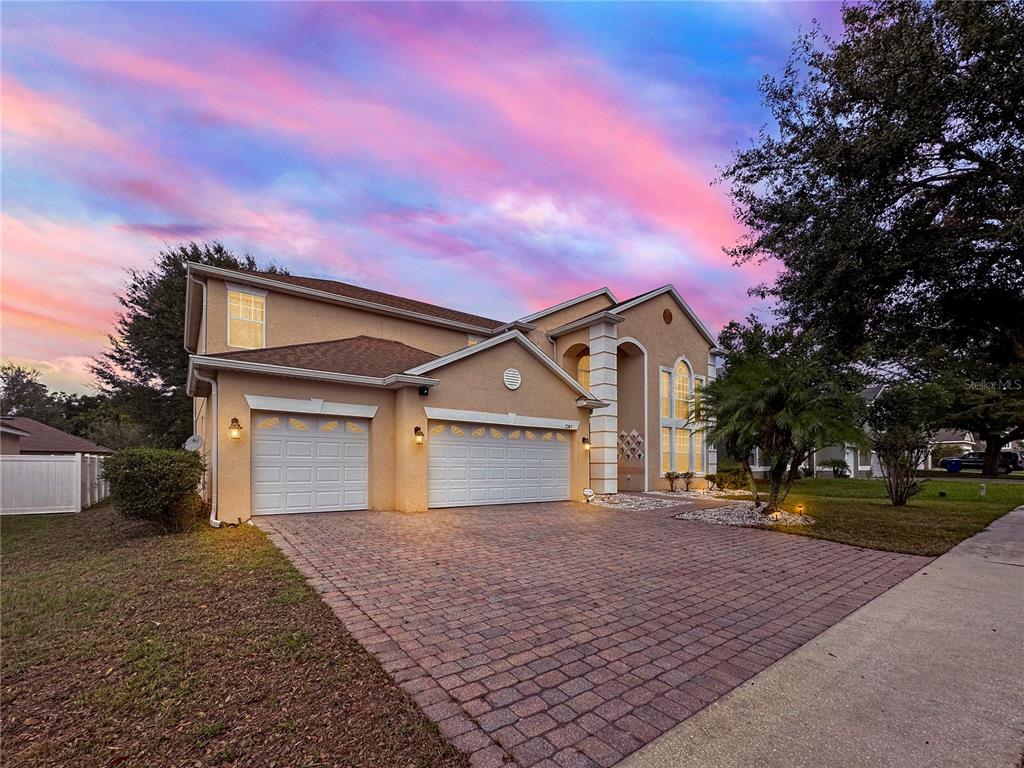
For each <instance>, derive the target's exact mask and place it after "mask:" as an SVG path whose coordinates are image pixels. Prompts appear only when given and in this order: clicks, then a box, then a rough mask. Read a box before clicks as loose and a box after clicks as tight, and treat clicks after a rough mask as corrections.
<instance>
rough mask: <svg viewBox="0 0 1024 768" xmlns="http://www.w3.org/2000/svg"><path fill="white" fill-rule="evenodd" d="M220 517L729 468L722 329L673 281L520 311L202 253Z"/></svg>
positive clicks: (214, 494) (198, 388)
mask: <svg viewBox="0 0 1024 768" xmlns="http://www.w3.org/2000/svg"><path fill="white" fill-rule="evenodd" d="M185 347H186V349H187V350H188V351H189V352H190V353H191V357H190V365H189V378H188V387H189V393H190V394H191V395H192V396H193V397H194V398H195V399H194V414H195V432H196V434H197V435H199V436H200V437H202V447H201V449H200V450H201V451H202V453H203V455H204V456H205V458H206V460H207V465H208V476H207V486H206V492H207V494H208V496H209V499H210V501H211V504H212V506H213V519H214V520H217V521H225V522H236V521H240V520H246V519H248V518H249V516H250V515H259V514H278V513H287V512H311V511H329V510H348V509H365V508H371V509H384V510H400V511H421V510H425V509H428V508H431V507H449V506H460V505H481V504H507V503H513V502H532V501H553V500H568V499H574V500H583V499H584V498H585V494H584V490H585V489H587V488H590V489H593V491H594V492H595V493H598V494H606V493H615V492H617V491H619V490H648V489H651V490H652V489H658V488H667V487H668V484H667V481H665V479H664V474H665V473H666V472H669V471H679V472H685V471H692V472H694V473H696V475H698V476H702V475H704V474H706V473H708V472H712V471H714V467H715V455H714V451H713V450H712V449H711V447H710V446H708V445H707V444H706V441H705V440H704V436H703V432H702V430H701V429H700V428H699V425H696V424H695V423H694V422H693V420H692V419H691V418H690V415H689V411H690V407H691V405H690V404H691V401H692V398H693V396H694V393H699V390H700V388H701V387H702V386H704V384H705V383H706V382H708V381H709V380H710V379H713V378H714V376H715V360H716V358H715V351H716V341H715V339H714V337H713V336H712V335H711V333H710V332H709V331H708V329H707V328H706V327H705V326H704V324H703V323H701V321H700V320H699V319H698V318H697V316H696V315H695V314H694V313H693V311H692V310H691V309H690V307H689V306H687V304H686V302H685V301H684V300H683V299H682V297H681V296H680V295H679V293H678V292H677V291H676V290H675V289H674V288H673V287H672V286H670V285H667V286H664V287H662V288H658V289H656V290H652V291H650V292H649V293H645V294H643V295H641V296H637V297H635V298H632V299H629V300H627V301H619V300H618V299H617V298H616V297H615V296H613V295H612V293H611V291H609V290H608V289H606V288H601V289H598V290H595V291H592V292H591V293H588V294H585V295H583V296H578V297H576V298H573V299H569V300H567V301H565V302H563V303H561V304H558V305H556V306H553V307H549V308H548V309H544V310H541V311H539V312H534V313H533V314H531V315H528V316H526V317H523V318H520V319H518V320H514V321H512V322H502V321H500V320H492V319H490V318H486V317H480V316H478V315H473V314H469V313H467V312H461V311H458V310H454V309H448V308H444V307H439V306H434V305H431V304H427V303H424V302H421V301H415V300H412V299H406V298H402V297H399V296H393V295H390V294H386V293H381V292H378V291H373V290H369V289H366V288H361V287H358V286H354V285H348V284H346V283H340V282H335V281H332V280H321V279H315V278H306V277H295V276H288V275H275V274H268V273H259V272H245V271H235V270H227V269H221V268H215V267H209V266H203V265H199V264H191V265H189V270H188V293H187V297H186V330H185Z"/></svg>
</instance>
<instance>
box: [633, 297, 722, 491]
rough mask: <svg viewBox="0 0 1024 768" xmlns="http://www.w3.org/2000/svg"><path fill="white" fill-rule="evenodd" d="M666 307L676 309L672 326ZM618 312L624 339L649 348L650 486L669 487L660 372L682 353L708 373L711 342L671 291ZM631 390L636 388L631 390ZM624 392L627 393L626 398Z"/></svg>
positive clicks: (699, 370)
mask: <svg viewBox="0 0 1024 768" xmlns="http://www.w3.org/2000/svg"><path fill="white" fill-rule="evenodd" d="M666 309H669V310H671V311H672V322H671V324H669V325H666V324H665V321H664V320H663V319H662V313H663V312H664V310H666ZM617 314H621V315H622V317H623V318H624V319H623V322H622V323H620V324H619V326H618V337H619V339H620V342H621V340H622V339H624V338H628V337H632V338H635V339H636V340H637V341H639V342H640V343H641V344H642V345H643V346H644V348H645V349H646V350H647V418H646V419H645V422H646V423H645V426H646V443H647V449H648V454H649V459H648V487H649V488H650V489H651V490H659V489H661V490H665V489H668V482H667V481H666V480H665V479H664V478H662V477H661V472H660V467H661V439H660V434H661V432H660V428H661V424H660V418H659V408H660V403H659V391H658V372H659V369H660V368H662V367H666V368H671V367H672V366H673V365H674V364H675V361H676V359H677V358H678V357H679V356H681V355H682V356H685V357H686V358H687V360H688V361H689V363H690V365H691V366H692V368H693V372H694V374H696V375H698V376H707V373H708V352H709V351H710V349H711V345H710V344H708V341H707V339H705V338H704V336H703V335H702V334H701V332H700V331H699V330H698V329H697V327H696V326H695V325H694V324H693V322H692V321H691V320H690V319H689V317H687V315H686V313H685V312H684V311H683V308H682V307H680V306H679V305H678V304H677V303H676V301H675V299H673V298H672V297H671V296H670V295H668V294H663V295H661V296H658V297H656V298H653V299H650V300H649V301H646V302H644V303H642V304H638V305H637V306H635V307H633V308H632V309H627V310H625V311H623V312H621V313H617ZM630 391H635V390H632V389H631V390H630ZM623 394H625V398H624V397H623ZM628 397H629V392H626V393H620V396H619V413H620V414H621V413H623V410H624V409H625V410H626V412H627V413H629V409H630V405H629V404H628V403H627V402H625V399H626V398H628ZM620 431H621V425H620ZM701 485H702V483H696V484H695V487H700V486H701Z"/></svg>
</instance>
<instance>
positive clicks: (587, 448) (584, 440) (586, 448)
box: [583, 437, 590, 451]
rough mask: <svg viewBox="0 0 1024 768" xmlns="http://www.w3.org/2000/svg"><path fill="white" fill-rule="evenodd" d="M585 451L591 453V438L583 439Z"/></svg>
mask: <svg viewBox="0 0 1024 768" xmlns="http://www.w3.org/2000/svg"><path fill="white" fill-rule="evenodd" d="M583 450H584V451H589V450H590V438H589V437H584V438H583Z"/></svg>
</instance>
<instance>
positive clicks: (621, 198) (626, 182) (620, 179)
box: [338, 6, 739, 261]
mask: <svg viewBox="0 0 1024 768" xmlns="http://www.w3.org/2000/svg"><path fill="white" fill-rule="evenodd" d="M338 13H339V14H340V17H341V18H342V19H344V20H345V21H346V22H353V23H355V24H357V25H359V28H360V29H361V30H362V31H363V32H365V33H366V34H368V35H374V36H375V39H376V42H377V44H378V45H380V46H381V47H382V48H383V49H384V50H385V51H386V53H387V55H388V56H389V57H393V58H396V59H399V60H402V61H405V62H406V64H407V65H408V66H409V67H410V69H411V70H412V71H414V72H416V73H418V74H419V75H420V76H421V77H424V78H425V79H427V80H429V81H431V82H434V83H439V84H442V86H443V88H445V89H447V90H448V91H454V92H456V93H458V94H460V95H461V96H462V97H463V98H465V99H466V101H467V103H470V104H474V105H477V106H478V107H480V108H486V109H488V110H490V111H491V112H492V113H493V114H494V115H495V116H497V117H498V118H499V120H498V122H499V123H500V124H502V125H503V126H504V127H506V129H507V130H508V131H509V132H510V133H512V134H514V136H515V138H516V139H517V140H519V141H520V142H522V143H523V145H524V146H523V151H524V154H527V155H533V154H535V153H538V154H539V155H540V156H541V157H543V158H544V162H546V163H550V165H551V167H552V168H558V169H562V170H563V172H564V176H563V178H566V177H567V178H566V181H568V182H569V184H570V186H569V189H570V190H572V189H579V188H585V189H587V190H592V191H597V190H599V191H600V192H601V193H603V194H604V195H606V196H607V197H609V198H611V199H613V200H616V201H618V202H619V204H622V205H625V206H628V207H630V208H632V209H633V210H634V211H636V212H637V213H640V214H643V215H645V216H647V217H648V218H649V219H650V220H651V221H653V222H656V223H657V224H658V225H660V226H662V227H664V228H666V229H667V230H669V231H671V232H673V233H675V234H676V235H678V236H679V237H680V238H682V239H683V241H684V242H685V243H687V244H689V245H691V246H692V247H696V248H698V249H699V250H700V251H701V253H702V256H703V257H705V258H707V259H713V260H716V261H722V260H723V259H724V257H723V256H722V254H721V250H720V249H721V247H722V246H723V245H726V244H729V243H732V242H733V241H734V240H735V238H736V235H737V234H738V232H739V228H738V226H737V224H736V222H735V220H734V219H733V217H732V213H731V210H730V206H729V204H728V202H727V200H725V199H724V197H723V196H722V195H721V194H718V193H716V192H715V191H713V190H712V189H710V187H709V183H710V181H711V180H712V179H713V178H714V169H713V167H711V165H710V163H708V164H707V165H703V164H699V163H696V162H694V160H692V159H690V158H687V157H684V156H682V155H681V154H680V153H679V151H678V150H677V149H676V148H675V147H674V146H673V145H672V143H670V142H669V141H668V140H667V138H666V137H664V136H662V135H661V134H660V133H659V131H658V130H657V129H656V128H655V127H654V126H653V125H652V124H649V123H647V122H645V121H644V120H643V119H642V118H641V117H640V115H639V114H638V111H637V109H636V105H634V104H632V103H630V101H629V99H628V98H627V97H626V96H625V95H624V94H622V93H620V92H618V91H617V90H616V84H615V82H614V78H612V77H611V75H610V73H609V72H607V71H606V70H605V68H604V67H603V65H601V64H600V63H599V62H597V61H596V60H594V59H591V58H589V57H587V56H586V55H585V54H584V53H582V52H580V51H572V50H566V49H565V48H564V46H559V47H557V48H555V47H548V46H547V45H545V41H544V40H543V39H542V33H540V32H539V31H538V32H537V33H536V36H535V37H533V38H530V36H529V31H530V25H529V24H528V23H524V20H523V19H520V18H516V19H515V25H514V26H512V27H511V28H510V26H508V24H506V25H502V24H501V23H498V24H494V25H492V24H491V23H490V19H489V18H488V19H487V20H486V21H487V23H486V24H485V25H484V26H486V27H487V34H481V35H472V34H464V33H465V23H466V16H465V15H463V16H460V18H459V31H460V33H462V34H444V30H443V29H441V30H439V29H438V26H441V27H443V26H444V22H443V21H438V23H437V24H429V23H427V24H425V23H422V21H423V20H422V19H419V18H417V17H416V16H411V17H410V16H409V15H407V14H388V15H387V16H386V23H384V22H382V20H381V18H380V16H379V15H378V13H377V12H376V9H369V10H366V11H363V10H362V9H359V10H353V9H352V7H349V6H346V7H343V8H341V9H339V11H338ZM428 13H429V12H428ZM487 13H488V12H486V11H485V14H487ZM469 15H470V17H472V13H470V14H469ZM504 21H506V22H508V20H507V19H505V20H504ZM509 30H511V31H509ZM506 32H508V36H507V37H506V36H505V34H506ZM524 48H526V49H528V54H529V55H523V49H524ZM468 63H469V64H468Z"/></svg>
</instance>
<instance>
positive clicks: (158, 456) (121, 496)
mask: <svg viewBox="0 0 1024 768" xmlns="http://www.w3.org/2000/svg"><path fill="white" fill-rule="evenodd" d="M204 469H205V467H204V466H203V460H202V459H201V458H200V457H199V456H198V455H197V454H195V453H191V452H190V451H180V450H174V449H170V448H127V449H125V450H122V451H117V452H116V453H114V454H112V455H110V456H108V457H107V458H106V459H105V460H104V462H103V474H104V476H105V477H106V479H107V480H108V481H109V482H110V497H111V500H112V501H113V502H114V506H116V507H117V509H118V511H120V513H121V515H123V516H124V517H126V518H129V519H133V520H151V521H153V522H154V523H156V524H157V525H159V526H160V527H161V528H163V529H164V530H165V531H169V532H177V531H184V530H188V529H189V528H192V527H194V526H195V525H196V524H197V523H198V522H199V521H201V520H202V519H203V516H204V515H205V507H206V505H205V503H204V502H203V500H202V499H201V498H200V496H199V490H198V489H199V482H200V480H202V477H203V471H204Z"/></svg>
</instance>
